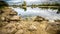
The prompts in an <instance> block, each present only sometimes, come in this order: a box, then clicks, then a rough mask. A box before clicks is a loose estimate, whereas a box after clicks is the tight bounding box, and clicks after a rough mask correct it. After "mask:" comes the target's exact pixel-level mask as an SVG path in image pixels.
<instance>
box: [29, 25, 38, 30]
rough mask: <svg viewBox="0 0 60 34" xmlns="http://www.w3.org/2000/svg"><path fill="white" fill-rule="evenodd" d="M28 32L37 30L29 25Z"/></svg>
mask: <svg viewBox="0 0 60 34" xmlns="http://www.w3.org/2000/svg"><path fill="white" fill-rule="evenodd" d="M28 30H29V31H36V30H37V27H36V26H34V25H31V26H30V27H29V29H28Z"/></svg>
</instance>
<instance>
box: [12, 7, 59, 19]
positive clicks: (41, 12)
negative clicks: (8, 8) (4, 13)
mask: <svg viewBox="0 0 60 34" xmlns="http://www.w3.org/2000/svg"><path fill="white" fill-rule="evenodd" d="M12 9H14V10H15V11H17V12H18V15H19V14H20V16H22V17H31V16H41V17H44V18H46V19H50V20H56V19H60V14H57V13H56V12H57V11H58V10H57V9H56V10H53V9H42V8H38V7H36V8H33V9H32V8H31V7H27V10H26V11H24V9H22V8H19V7H17V8H12Z"/></svg>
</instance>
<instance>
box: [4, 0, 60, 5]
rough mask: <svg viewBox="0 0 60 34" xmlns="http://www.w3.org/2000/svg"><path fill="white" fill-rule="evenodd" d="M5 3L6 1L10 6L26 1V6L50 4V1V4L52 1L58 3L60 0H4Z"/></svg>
mask: <svg viewBox="0 0 60 34" xmlns="http://www.w3.org/2000/svg"><path fill="white" fill-rule="evenodd" d="M5 1H7V2H8V3H10V4H12V3H19V2H23V1H26V2H27V4H32V3H35V4H38V3H42V2H50V1H52V2H54V1H58V2H60V0H5Z"/></svg>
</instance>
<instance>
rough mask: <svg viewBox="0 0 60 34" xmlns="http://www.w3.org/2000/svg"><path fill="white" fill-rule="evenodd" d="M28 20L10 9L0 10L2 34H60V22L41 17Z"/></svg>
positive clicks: (0, 29) (0, 30)
mask: <svg viewBox="0 0 60 34" xmlns="http://www.w3.org/2000/svg"><path fill="white" fill-rule="evenodd" d="M27 19H29V18H27ZM27 19H22V18H21V17H20V16H18V15H17V12H16V11H14V10H12V9H10V8H4V9H0V34H60V22H59V21H56V20H55V22H54V21H52V22H50V21H51V20H50V21H49V20H48V19H45V18H43V17H41V16H35V17H32V18H31V20H30V19H29V20H27Z"/></svg>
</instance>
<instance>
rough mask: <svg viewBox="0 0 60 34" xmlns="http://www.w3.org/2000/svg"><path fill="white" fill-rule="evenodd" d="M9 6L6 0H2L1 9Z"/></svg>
mask: <svg viewBox="0 0 60 34" xmlns="http://www.w3.org/2000/svg"><path fill="white" fill-rule="evenodd" d="M7 6H9V5H8V4H7V3H6V2H5V1H0V9H1V8H3V7H7Z"/></svg>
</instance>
